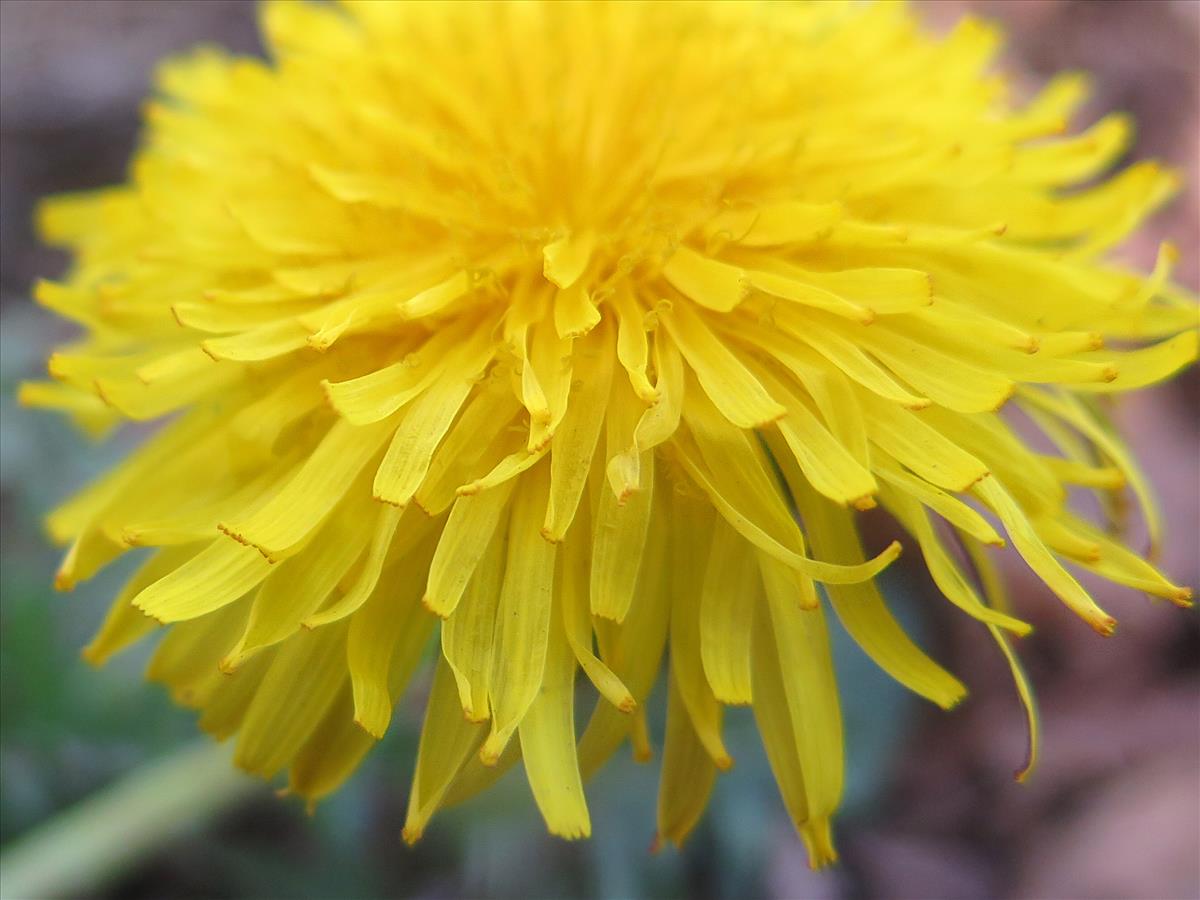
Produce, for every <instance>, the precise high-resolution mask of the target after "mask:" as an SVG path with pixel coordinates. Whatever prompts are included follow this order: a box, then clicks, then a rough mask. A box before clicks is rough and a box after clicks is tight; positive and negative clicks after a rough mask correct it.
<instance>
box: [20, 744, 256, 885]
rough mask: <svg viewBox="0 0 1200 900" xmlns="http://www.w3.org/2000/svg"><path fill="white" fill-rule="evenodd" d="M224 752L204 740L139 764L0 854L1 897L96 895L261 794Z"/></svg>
mask: <svg viewBox="0 0 1200 900" xmlns="http://www.w3.org/2000/svg"><path fill="white" fill-rule="evenodd" d="M229 757H230V753H229V748H228V747H223V746H221V745H220V744H215V743H213V742H212V741H209V740H207V739H206V740H204V741H199V742H197V743H195V744H189V745H187V746H185V747H184V748H183V749H181V750H178V751H176V752H175V753H172V754H170V755H169V756H166V757H164V758H162V759H159V760H155V761H154V762H151V763H148V764H146V765H143V766H140V767H139V768H137V769H135V770H134V771H133V772H131V773H130V774H129V775H127V776H125V777H124V778H122V779H120V780H119V781H117V782H116V783H115V784H112V785H109V786H108V787H105V788H103V789H101V790H100V791H97V792H96V793H95V794H93V795H92V796H90V797H88V798H86V799H84V800H82V801H80V802H79V803H78V804H76V805H75V806H74V807H71V808H70V809H66V810H64V811H63V812H61V813H58V814H57V815H54V816H52V817H51V818H50V819H48V820H47V821H45V822H44V823H42V824H41V825H39V826H37V827H36V828H34V829H33V830H32V831H30V832H29V833H28V834H25V835H23V836H22V837H20V838H17V839H16V840H15V841H14V842H13V843H12V844H10V845H9V846H8V847H7V848H5V850H4V852H3V854H0V871H2V872H3V873H4V875H3V888H2V893H3V895H4V897H5V898H9V897H11V898H18V897H21V898H24V897H37V898H51V897H70V896H74V895H79V894H82V893H87V894H92V893H95V892H96V890H97V888H99V887H101V886H102V885H103V884H104V883H105V882H107V881H109V880H111V879H113V878H115V877H117V876H119V875H121V874H122V873H124V872H125V871H127V870H128V869H129V868H131V867H132V866H133V865H135V864H136V863H137V862H139V861H140V860H142V859H144V858H145V857H146V856H148V855H150V854H151V853H153V852H154V851H155V850H157V849H159V848H160V847H162V846H163V845H164V844H166V843H168V842H170V841H172V840H174V839H175V838H177V837H178V836H180V835H181V834H184V833H186V832H187V831H189V830H191V829H193V828H195V827H197V826H198V825H200V824H202V823H204V822H206V821H208V820H209V819H211V818H212V817H213V816H215V815H217V814H218V813H220V812H221V811H222V810H224V809H227V808H228V807H230V806H231V805H233V804H234V803H235V802H236V801H237V800H239V799H240V798H242V797H245V796H246V795H248V794H250V793H251V792H253V791H254V790H256V789H259V788H261V782H257V781H255V780H253V779H251V778H249V777H247V776H246V775H243V774H242V773H241V772H239V771H237V770H236V769H235V768H234V767H233V765H232V763H231V762H230V758H229Z"/></svg>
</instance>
